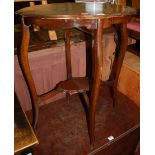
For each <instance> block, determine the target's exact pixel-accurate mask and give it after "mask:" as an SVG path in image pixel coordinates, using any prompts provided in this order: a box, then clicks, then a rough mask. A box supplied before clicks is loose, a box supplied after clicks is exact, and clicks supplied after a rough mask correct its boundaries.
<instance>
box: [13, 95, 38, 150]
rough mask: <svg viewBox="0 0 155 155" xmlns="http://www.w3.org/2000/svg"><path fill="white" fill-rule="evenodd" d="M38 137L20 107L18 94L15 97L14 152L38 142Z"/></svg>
mask: <svg viewBox="0 0 155 155" xmlns="http://www.w3.org/2000/svg"><path fill="white" fill-rule="evenodd" d="M38 143H39V142H38V139H37V137H36V135H35V133H34V131H33V129H32V127H31V125H30V123H29V121H28V119H27V117H26V115H25V113H24V112H23V111H22V108H21V107H20V104H19V101H18V99H17V96H16V95H15V99H14V152H15V153H17V152H19V151H21V150H23V149H26V148H28V147H30V146H33V145H35V144H38Z"/></svg>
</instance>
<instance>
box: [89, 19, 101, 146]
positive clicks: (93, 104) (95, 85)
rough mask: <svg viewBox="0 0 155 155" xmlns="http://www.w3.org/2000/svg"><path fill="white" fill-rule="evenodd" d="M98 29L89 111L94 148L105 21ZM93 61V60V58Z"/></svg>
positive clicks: (91, 138)
mask: <svg viewBox="0 0 155 155" xmlns="http://www.w3.org/2000/svg"><path fill="white" fill-rule="evenodd" d="M97 24H98V28H97V31H96V35H95V37H96V38H95V42H94V44H96V45H94V47H95V50H94V55H95V56H94V57H95V60H94V61H95V65H93V67H95V69H93V71H94V74H95V75H94V76H93V77H94V79H93V84H92V88H91V96H90V111H89V131H90V143H91V145H92V146H93V145H94V140H95V135H94V133H95V111H96V104H97V99H98V93H99V88H100V82H101V76H102V54H103V53H102V52H103V51H102V32H103V21H102V20H101V19H99V20H98V23H97ZM92 59H93V58H92Z"/></svg>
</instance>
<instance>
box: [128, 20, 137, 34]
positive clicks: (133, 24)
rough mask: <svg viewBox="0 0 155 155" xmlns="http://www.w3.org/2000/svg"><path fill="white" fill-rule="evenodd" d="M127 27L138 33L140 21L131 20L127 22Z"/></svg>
mask: <svg viewBox="0 0 155 155" xmlns="http://www.w3.org/2000/svg"><path fill="white" fill-rule="evenodd" d="M127 28H128V29H129V30H132V31H136V32H139V33H140V22H131V23H128V24H127Z"/></svg>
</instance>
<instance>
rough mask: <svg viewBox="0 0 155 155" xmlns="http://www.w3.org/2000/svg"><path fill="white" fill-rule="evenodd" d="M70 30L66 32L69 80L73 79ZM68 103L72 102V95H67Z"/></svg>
mask: <svg viewBox="0 0 155 155" xmlns="http://www.w3.org/2000/svg"><path fill="white" fill-rule="evenodd" d="M70 31H71V30H70V29H67V30H66V31H65V51H66V68H67V80H69V79H71V78H72V65H71V51H70ZM66 98H67V101H68V103H69V102H70V94H69V93H68V92H67V93H66Z"/></svg>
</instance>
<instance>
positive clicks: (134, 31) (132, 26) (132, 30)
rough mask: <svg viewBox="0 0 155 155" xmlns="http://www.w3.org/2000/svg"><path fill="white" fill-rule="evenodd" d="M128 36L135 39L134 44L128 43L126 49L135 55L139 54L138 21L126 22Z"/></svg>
mask: <svg viewBox="0 0 155 155" xmlns="http://www.w3.org/2000/svg"><path fill="white" fill-rule="evenodd" d="M127 29H128V36H129V37H130V38H132V39H135V40H136V43H135V44H132V45H129V46H128V50H129V51H130V52H133V53H135V54H137V55H139V54H140V22H131V23H128V24H127Z"/></svg>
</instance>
